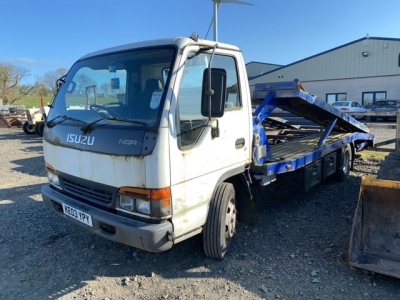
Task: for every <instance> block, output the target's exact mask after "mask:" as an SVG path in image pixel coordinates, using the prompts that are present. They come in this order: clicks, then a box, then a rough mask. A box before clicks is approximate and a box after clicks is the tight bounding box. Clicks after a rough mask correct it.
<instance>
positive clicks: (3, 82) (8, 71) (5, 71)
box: [0, 63, 36, 104]
mask: <svg viewBox="0 0 400 300" xmlns="http://www.w3.org/2000/svg"><path fill="white" fill-rule="evenodd" d="M29 75H30V74H29V70H28V69H26V68H23V67H18V66H15V65H13V64H3V63H0V98H1V99H3V103H4V104H12V103H14V102H15V101H17V100H19V99H21V98H23V97H25V96H27V95H28V94H29V93H30V92H31V91H32V90H33V89H34V88H35V85H36V83H35V84H33V85H31V86H29V88H27V89H21V88H20V86H19V85H20V83H21V81H22V80H23V79H25V78H26V77H28V76H29Z"/></svg>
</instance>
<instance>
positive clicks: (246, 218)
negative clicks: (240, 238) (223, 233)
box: [212, 168, 254, 225]
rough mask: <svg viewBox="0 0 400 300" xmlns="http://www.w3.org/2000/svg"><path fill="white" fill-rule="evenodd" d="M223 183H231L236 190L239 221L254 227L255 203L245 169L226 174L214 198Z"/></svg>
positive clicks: (216, 186) (218, 183)
mask: <svg viewBox="0 0 400 300" xmlns="http://www.w3.org/2000/svg"><path fill="white" fill-rule="evenodd" d="M222 182H228V183H231V184H232V185H233V187H234V189H235V198H236V199H235V201H236V208H237V210H238V216H237V217H238V221H240V222H242V223H244V224H246V225H254V202H253V197H252V195H251V191H250V187H249V184H248V181H247V179H246V174H245V169H244V168H241V169H240V171H236V172H235V171H234V170H231V171H229V172H226V173H224V174H223V175H222V176H221V177H220V178H219V180H218V182H217V183H216V185H215V187H214V191H213V194H212V195H213V196H212V197H214V195H215V192H216V190H217V188H218V186H219V185H220V184H221V183H222Z"/></svg>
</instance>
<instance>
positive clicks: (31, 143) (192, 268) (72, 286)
mask: <svg viewBox="0 0 400 300" xmlns="http://www.w3.org/2000/svg"><path fill="white" fill-rule="evenodd" d="M386 134H387V133H386V132H385V135H386ZM42 154H43V153H42V146H41V138H39V137H37V136H28V135H25V134H24V133H23V132H22V129H20V128H12V129H0V174H1V181H0V299H352V300H355V299H390V300H392V299H400V281H399V280H396V279H393V278H390V277H386V276H382V275H372V274H368V273H364V272H362V271H360V270H357V269H354V268H351V267H349V265H348V264H347V248H348V242H349V241H348V239H349V235H350V230H351V224H352V218H353V213H354V209H355V206H356V201H357V198H358V191H359V186H360V176H362V175H366V174H368V175H372V176H374V175H375V174H376V172H377V169H378V167H379V162H378V161H375V160H359V161H358V162H357V163H356V169H355V171H354V172H352V173H351V176H350V178H349V180H348V181H347V182H346V183H339V184H337V183H333V182H327V183H324V184H322V185H320V186H319V187H317V188H314V189H313V190H311V191H310V192H308V193H307V194H301V193H298V191H297V190H295V189H288V188H287V187H285V186H274V187H272V186H271V187H266V188H264V189H263V190H259V191H257V192H256V193H255V202H256V208H257V220H256V225H255V227H245V226H239V228H238V234H237V236H236V237H235V238H236V239H235V244H234V245H233V249H232V251H231V252H230V253H229V254H228V255H227V257H226V258H225V259H224V260H223V261H218V260H214V259H210V258H207V257H205V256H204V254H203V251H202V245H201V238H200V237H195V238H192V239H191V240H188V241H185V242H182V243H180V244H177V245H176V246H174V247H173V248H172V249H171V250H170V251H167V252H164V253H158V254H153V253H147V252H144V251H140V250H136V249H133V248H130V247H128V246H125V245H121V244H115V243H112V242H109V241H107V240H104V239H102V238H99V237H96V236H94V235H92V234H90V233H87V232H85V231H83V230H82V229H81V228H79V227H77V226H75V225H73V224H70V223H68V222H66V221H65V220H63V219H62V218H60V217H59V216H57V215H56V214H55V213H53V212H52V211H50V210H49V209H48V208H47V207H45V206H44V204H43V202H42V199H41V195H40V188H41V187H42V186H43V185H44V184H46V183H47V179H46V177H45V176H46V174H45V171H44V161H43V156H42Z"/></svg>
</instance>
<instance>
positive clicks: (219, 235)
mask: <svg viewBox="0 0 400 300" xmlns="http://www.w3.org/2000/svg"><path fill="white" fill-rule="evenodd" d="M236 215H237V211H236V203H235V189H234V187H233V185H232V184H231V183H226V182H223V183H221V184H220V185H219V186H218V188H217V190H216V192H215V195H214V198H213V199H212V200H211V203H210V208H209V212H208V218H207V222H206V224H205V226H204V230H203V249H204V252H205V254H206V255H207V256H209V257H213V258H219V259H221V258H223V257H224V256H225V254H226V253H227V252H228V250H229V248H230V247H231V243H232V238H233V236H234V235H235V233H236Z"/></svg>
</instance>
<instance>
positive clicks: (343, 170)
mask: <svg viewBox="0 0 400 300" xmlns="http://www.w3.org/2000/svg"><path fill="white" fill-rule="evenodd" d="M352 156H353V155H352V152H351V146H350V144H349V145H346V146H344V147H343V148H342V149H340V150H339V151H338V156H337V169H336V172H335V175H334V177H335V179H336V180H337V181H345V180H346V178H347V177H348V176H349V174H350V169H351V162H352Z"/></svg>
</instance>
